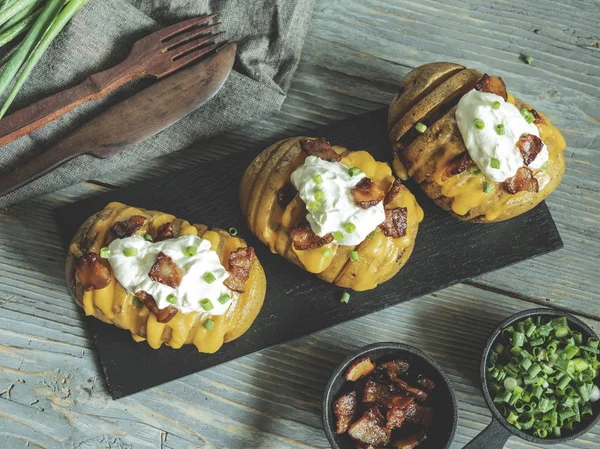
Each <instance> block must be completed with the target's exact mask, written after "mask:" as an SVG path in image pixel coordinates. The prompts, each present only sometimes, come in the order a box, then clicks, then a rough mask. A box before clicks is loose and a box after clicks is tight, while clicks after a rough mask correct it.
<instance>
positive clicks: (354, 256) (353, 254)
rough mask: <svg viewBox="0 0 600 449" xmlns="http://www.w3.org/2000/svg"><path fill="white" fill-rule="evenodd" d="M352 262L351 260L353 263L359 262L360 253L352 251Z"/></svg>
mask: <svg viewBox="0 0 600 449" xmlns="http://www.w3.org/2000/svg"><path fill="white" fill-rule="evenodd" d="M350 260H351V261H352V262H356V261H358V251H352V252H351V253H350Z"/></svg>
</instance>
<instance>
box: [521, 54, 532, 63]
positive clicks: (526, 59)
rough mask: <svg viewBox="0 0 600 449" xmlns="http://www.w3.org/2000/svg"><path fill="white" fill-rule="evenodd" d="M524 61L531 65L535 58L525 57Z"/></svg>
mask: <svg viewBox="0 0 600 449" xmlns="http://www.w3.org/2000/svg"><path fill="white" fill-rule="evenodd" d="M523 60H524V61H525V62H526V63H527V64H529V65H531V63H532V62H533V57H531V56H525V57H524V58H523Z"/></svg>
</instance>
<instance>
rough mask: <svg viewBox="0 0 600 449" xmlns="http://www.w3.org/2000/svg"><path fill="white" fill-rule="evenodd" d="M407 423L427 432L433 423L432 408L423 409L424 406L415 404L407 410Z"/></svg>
mask: <svg viewBox="0 0 600 449" xmlns="http://www.w3.org/2000/svg"><path fill="white" fill-rule="evenodd" d="M405 411H406V422H407V423H411V424H415V425H416V426H417V427H419V428H420V429H422V430H427V429H429V428H430V427H431V423H432V422H433V409H432V408H431V407H423V406H422V405H419V404H417V403H416V402H413V403H412V404H410V405H409V406H408V407H406V409H405Z"/></svg>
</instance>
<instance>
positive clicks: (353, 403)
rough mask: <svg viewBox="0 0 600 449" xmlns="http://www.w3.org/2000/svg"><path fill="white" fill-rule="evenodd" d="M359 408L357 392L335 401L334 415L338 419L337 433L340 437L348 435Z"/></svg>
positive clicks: (342, 396) (353, 391)
mask: <svg viewBox="0 0 600 449" xmlns="http://www.w3.org/2000/svg"><path fill="white" fill-rule="evenodd" d="M357 408H358V401H357V399H356V391H355V390H352V391H351V392H350V393H346V394H343V395H341V396H340V397H339V398H337V399H336V400H335V401H333V414H334V415H335V417H336V423H335V433H337V434H338V435H341V434H343V433H346V431H347V430H348V427H350V424H351V423H352V420H353V419H354V416H355V415H356V409H357Z"/></svg>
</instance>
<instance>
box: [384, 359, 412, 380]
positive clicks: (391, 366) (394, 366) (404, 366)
mask: <svg viewBox="0 0 600 449" xmlns="http://www.w3.org/2000/svg"><path fill="white" fill-rule="evenodd" d="M381 367H382V368H383V369H384V370H385V371H386V372H387V373H388V375H389V376H390V377H398V376H402V375H404V374H406V373H407V372H408V370H409V369H410V363H408V362H407V361H406V360H402V359H398V360H392V361H390V362H385V363H382V364H381Z"/></svg>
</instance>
